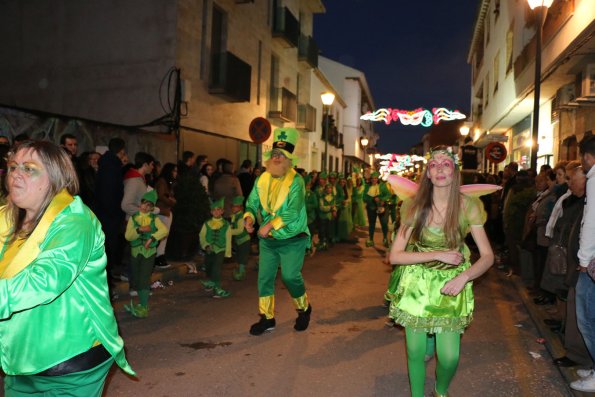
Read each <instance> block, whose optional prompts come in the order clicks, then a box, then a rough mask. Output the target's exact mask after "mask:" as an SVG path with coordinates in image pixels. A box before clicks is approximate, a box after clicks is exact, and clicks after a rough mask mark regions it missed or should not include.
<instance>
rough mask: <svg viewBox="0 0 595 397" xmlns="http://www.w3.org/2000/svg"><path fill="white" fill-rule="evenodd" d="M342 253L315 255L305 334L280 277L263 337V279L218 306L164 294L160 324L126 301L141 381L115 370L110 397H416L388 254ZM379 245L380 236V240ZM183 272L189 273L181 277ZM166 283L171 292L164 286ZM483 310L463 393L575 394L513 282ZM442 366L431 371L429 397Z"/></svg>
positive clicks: (123, 325) (158, 308) (469, 334)
mask: <svg viewBox="0 0 595 397" xmlns="http://www.w3.org/2000/svg"><path fill="white" fill-rule="evenodd" d="M357 235H358V236H359V237H360V238H359V243H358V244H337V245H335V246H334V247H333V248H331V249H330V250H329V251H327V252H321V253H316V254H315V255H314V256H313V257H312V258H307V259H306V263H305V265H304V277H305V280H306V285H307V288H308V294H309V296H310V299H311V302H312V307H313V313H312V322H311V323H310V328H309V329H308V330H307V331H305V332H301V333H298V332H296V331H294V329H293V324H294V320H295V317H296V313H295V310H294V309H293V307H292V306H291V300H290V298H289V296H288V294H287V291H286V290H285V289H284V288H283V286H282V283H281V282H280V281H279V280H278V283H277V294H276V298H277V299H276V318H277V327H276V329H275V330H274V331H273V332H270V333H266V334H264V335H262V336H259V337H255V336H251V335H249V333H248V329H249V327H250V325H251V324H252V323H254V322H256V321H257V320H258V316H257V313H258V310H257V309H258V308H257V303H258V297H257V288H256V276H257V272H256V271H255V264H254V262H255V261H256V258H257V257H256V256H252V257H251V261H252V262H251V264H250V267H249V269H250V271H249V274H248V279H247V280H245V281H243V282H237V281H232V278H231V271H232V268H233V267H234V266H235V265H233V264H231V263H230V264H227V265H225V270H224V273H223V274H224V280H225V281H224V284H223V285H224V286H225V285H227V287H228V288H229V290H230V291H231V292H232V296H231V297H229V298H227V299H213V298H212V297H211V294H210V293H207V292H204V291H203V290H202V288H201V286H200V284H199V282H198V277H200V276H201V273H200V272H199V274H198V276H197V275H184V276H182V277H181V279H180V280H178V281H176V282H175V283H174V285H173V286H168V287H167V288H165V289H159V290H155V291H154V295H153V297H152V298H151V302H150V304H151V309H150V316H149V317H148V318H147V319H136V318H133V317H132V316H130V314H128V313H126V312H125V311H124V310H123V308H122V305H123V303H124V301H125V300H126V299H127V298H120V300H119V301H118V302H116V304H115V308H116V315H117V318H118V322H119V325H120V331H121V334H122V336H123V338H124V340H125V344H126V349H127V356H128V358H129V361H130V363H131V365H132V367H133V368H134V369H135V371H137V373H138V375H139V379H138V380H134V379H132V378H128V377H126V376H125V375H124V374H123V373H122V372H121V371H120V370H119V369H117V368H116V367H115V366H114V368H112V371H111V375H110V377H109V379H108V383H107V385H106V390H105V392H104V395H105V396H143V397H152V396H156V397H165V396H168V397H174V396H406V395H409V383H408V378H407V362H406V355H405V343H404V342H405V341H404V332H403V330H402V329H399V328H391V327H388V326H387V325H385V322H386V313H387V309H386V308H385V307H383V305H382V303H383V293H384V291H385V288H386V283H387V281H388V277H389V270H390V269H389V267H388V266H387V265H385V264H383V263H382V257H383V255H384V252H385V250H384V248H379V247H381V245H380V244H378V242H377V244H376V248H374V247H371V248H366V247H365V246H364V240H365V239H363V238H361V237H362V236H363V234H362V233H358V234H357ZM377 237H378V236H377ZM180 270H181V269H180ZM165 284H167V283H165ZM474 288H475V295H476V311H475V318H474V321H473V323H472V324H471V326H470V327H469V328H468V330H467V331H466V332H465V334H464V336H463V339H462V343H461V361H460V365H459V369H458V372H457V374H456V376H455V378H454V380H453V382H452V385H451V387H450V389H449V393H450V394H451V395H453V396H526V397H528V396H546V395H547V396H548V397H554V396H571V395H572V394H571V392H570V391H569V389H568V388H567V384H566V382H565V381H564V379H563V377H562V375H561V374H560V372H559V370H558V368H557V367H555V366H554V365H553V364H552V357H551V355H550V354H549V353H548V351H547V350H546V347H545V346H544V345H543V344H540V343H539V341H538V340H539V338H540V335H539V332H538V330H537V328H536V326H535V323H534V322H533V320H532V319H531V317H530V316H529V314H528V312H527V310H526V308H525V306H524V304H523V302H522V301H521V299H520V297H519V293H518V292H517V289H516V288H515V287H514V285H513V283H512V282H511V279H510V278H507V277H506V276H505V275H504V273H502V272H500V271H499V270H498V269H497V268H496V267H495V266H494V267H493V268H492V269H491V270H490V271H489V272H488V273H487V274H486V275H485V276H484V277H482V278H481V279H479V280H478V281H477V282H476V283H475V287H474ZM435 364H436V361H435V359H433V360H431V361H430V362H429V363H428V365H427V371H428V375H427V381H426V395H431V394H430V393H431V391H432V388H433V384H434V379H435V375H434V371H435Z"/></svg>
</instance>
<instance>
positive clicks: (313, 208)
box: [304, 175, 318, 254]
mask: <svg viewBox="0 0 595 397" xmlns="http://www.w3.org/2000/svg"><path fill="white" fill-rule="evenodd" d="M304 183H305V185H306V214H307V215H308V230H310V236H311V237H312V245H311V246H310V247H309V248H308V250H307V251H306V253H308V254H310V253H312V247H314V246H315V243H314V235H315V234H316V229H317V226H318V222H317V217H318V216H317V214H318V195H317V194H316V193H315V192H314V191H312V177H311V176H310V175H308V176H306V177H305V178H304Z"/></svg>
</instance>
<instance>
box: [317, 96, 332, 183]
mask: <svg viewBox="0 0 595 397" xmlns="http://www.w3.org/2000/svg"><path fill="white" fill-rule="evenodd" d="M320 99H322V109H323V113H324V116H326V117H325V121H324V164H322V170H323V171H324V172H328V130H329V118H330V110H331V105H332V104H333V102H334V101H335V94H333V93H332V92H323V93H322V94H320Z"/></svg>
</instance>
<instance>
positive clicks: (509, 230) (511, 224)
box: [503, 170, 537, 275]
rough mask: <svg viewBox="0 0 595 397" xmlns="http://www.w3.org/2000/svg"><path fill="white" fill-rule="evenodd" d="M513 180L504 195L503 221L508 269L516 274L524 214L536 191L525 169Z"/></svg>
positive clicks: (518, 269)
mask: <svg viewBox="0 0 595 397" xmlns="http://www.w3.org/2000/svg"><path fill="white" fill-rule="evenodd" d="M515 181H516V182H515V183H514V184H513V185H511V186H510V190H509V192H508V194H507V195H506V196H505V197H506V198H505V200H506V203H505V204H504V210H503V211H504V212H503V221H504V234H505V236H506V245H507V247H508V269H509V271H511V270H512V271H513V272H514V273H515V274H517V275H521V272H520V270H521V268H520V257H519V254H520V252H519V247H518V244H519V243H520V241H521V238H522V236H523V227H524V221H525V215H526V214H527V211H528V209H529V207H530V206H531V203H532V202H533V201H534V200H535V196H536V195H537V192H536V191H535V186H532V185H531V183H530V179H529V174H528V173H527V171H524V170H523V171H519V172H518V173H516V174H515Z"/></svg>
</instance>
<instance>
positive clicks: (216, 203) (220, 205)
mask: <svg viewBox="0 0 595 397" xmlns="http://www.w3.org/2000/svg"><path fill="white" fill-rule="evenodd" d="M224 203H225V197H221V198H220V199H219V200H217V201H213V202H212V203H211V209H212V210H214V209H216V208H223V205H224Z"/></svg>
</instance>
